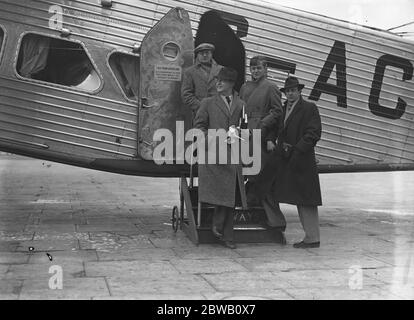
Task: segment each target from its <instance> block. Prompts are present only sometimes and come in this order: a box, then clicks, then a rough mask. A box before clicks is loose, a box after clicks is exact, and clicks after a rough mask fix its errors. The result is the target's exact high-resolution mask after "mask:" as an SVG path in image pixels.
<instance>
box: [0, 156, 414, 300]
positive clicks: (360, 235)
mask: <svg viewBox="0 0 414 320" xmlns="http://www.w3.org/2000/svg"><path fill="white" fill-rule="evenodd" d="M321 184H322V191H323V196H324V206H323V207H322V208H321V210H320V216H321V218H320V225H321V234H322V246H321V248H319V249H308V250H303V249H293V248H292V246H291V245H292V243H293V242H295V241H297V240H300V239H301V237H302V231H301V228H300V224H299V222H298V217H297V214H296V211H295V210H294V208H293V207H291V206H283V207H282V209H284V210H285V212H286V215H287V220H288V230H287V233H286V235H287V240H288V245H287V246H281V245H276V244H241V245H239V246H238V249H236V250H229V249H226V248H223V247H221V246H219V245H200V246H199V247H196V246H194V245H193V244H192V243H191V242H190V241H189V240H188V239H187V238H186V236H185V235H184V234H183V233H182V232H178V233H177V234H174V233H173V232H172V230H171V226H170V225H169V223H170V214H171V208H172V206H173V205H176V204H178V194H177V187H178V179H150V178H142V177H130V176H122V175H116V174H110V173H103V172H98V171H92V170H87V169H80V168H75V167H70V166H65V165H61V164H56V163H51V162H46V161H41V160H33V159H28V158H23V157H16V156H7V155H0V299H238V298H242V299H250V298H251V299H413V298H414V259H413V257H414V197H413V190H414V172H395V173H364V174H335V175H322V176H321ZM46 253H48V254H49V255H50V258H49V257H48V255H47V254H46ZM50 259H51V260H50ZM49 272H50V273H49ZM60 272H62V274H63V282H62V286H63V288H62V289H55V290H52V289H50V287H59V285H60V282H59V280H58V278H59V274H60Z"/></svg>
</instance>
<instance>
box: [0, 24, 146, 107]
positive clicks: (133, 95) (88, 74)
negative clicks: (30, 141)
mask: <svg viewBox="0 0 414 320" xmlns="http://www.w3.org/2000/svg"><path fill="white" fill-rule="evenodd" d="M3 39H4V31H3V30H2V29H1V28H0V48H2V47H3ZM108 62H109V66H110V68H111V70H112V73H113V75H114V76H115V79H116V80H117V82H118V84H119V86H120V87H121V89H122V91H123V92H124V94H125V96H126V97H127V98H128V99H129V100H134V101H136V100H137V97H138V89H139V59H138V58H137V56H135V55H129V54H126V53H122V52H113V53H112V54H111V55H110V56H109V60H108ZM16 69H17V73H18V74H19V75H20V76H21V77H23V78H25V79H32V80H37V81H41V82H46V83H53V84H58V85H62V86H65V87H69V88H77V89H82V90H85V91H87V92H91V93H93V92H95V91H96V90H98V89H99V88H100V87H101V85H102V79H101V77H100V76H99V74H98V72H97V71H96V68H95V66H94V65H93V63H92V61H91V59H90V57H89V55H88V54H87V52H86V50H85V48H84V47H83V46H82V45H81V44H80V43H78V42H73V41H69V40H62V39H57V38H53V37H47V36H44V35H39V34H32V33H29V34H26V35H25V36H24V37H23V39H22V42H21V46H20V49H19V55H18V59H17V65H16Z"/></svg>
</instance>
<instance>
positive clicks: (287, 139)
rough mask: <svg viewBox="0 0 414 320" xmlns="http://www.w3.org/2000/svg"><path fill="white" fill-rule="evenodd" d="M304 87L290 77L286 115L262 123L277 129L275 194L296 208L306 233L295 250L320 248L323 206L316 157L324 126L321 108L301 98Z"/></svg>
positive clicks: (287, 87) (283, 201)
mask: <svg viewBox="0 0 414 320" xmlns="http://www.w3.org/2000/svg"><path fill="white" fill-rule="evenodd" d="M303 88H304V85H303V84H300V83H299V81H298V79H297V78H296V77H292V76H291V77H288V78H287V79H286V81H285V86H284V87H283V88H282V89H280V91H282V92H283V93H284V94H285V95H286V99H287V101H286V102H285V103H284V106H283V116H282V117H277V115H274V114H272V113H270V114H269V115H268V116H266V117H265V118H264V119H263V120H262V126H263V127H264V128H272V127H274V126H277V127H278V138H277V152H276V161H275V166H274V168H273V169H274V170H275V172H276V175H275V183H274V195H275V199H276V201H277V202H279V203H288V204H293V205H296V206H297V209H298V214H299V218H300V222H301V224H302V227H303V229H304V231H305V237H304V239H303V240H302V241H300V242H298V243H295V244H294V245H293V246H294V247H295V248H317V247H319V246H320V238H319V219H318V206H320V205H322V197H321V189H320V184H319V176H318V169H317V166H316V158H315V145H316V143H317V142H318V141H319V139H320V138H321V133H322V125H321V118H320V115H319V111H318V107H317V106H316V105H315V104H314V103H313V102H309V101H305V100H304V99H303V98H302V95H301V92H302V89H303Z"/></svg>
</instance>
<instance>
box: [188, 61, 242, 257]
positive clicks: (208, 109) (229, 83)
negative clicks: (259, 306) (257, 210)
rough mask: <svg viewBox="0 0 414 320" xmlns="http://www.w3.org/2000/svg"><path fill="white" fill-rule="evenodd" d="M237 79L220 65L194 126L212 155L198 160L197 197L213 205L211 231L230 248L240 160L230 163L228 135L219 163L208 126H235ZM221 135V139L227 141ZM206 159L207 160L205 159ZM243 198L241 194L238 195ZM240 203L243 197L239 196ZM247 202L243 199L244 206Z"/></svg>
mask: <svg viewBox="0 0 414 320" xmlns="http://www.w3.org/2000/svg"><path fill="white" fill-rule="evenodd" d="M236 80H237V71H236V70H234V69H232V68H227V67H223V68H222V69H221V70H220V72H219V73H218V75H217V83H216V87H217V93H216V94H215V95H214V96H212V97H209V98H206V99H203V100H202V101H201V105H200V109H199V110H198V112H197V114H196V117H195V119H194V127H195V128H198V129H200V130H202V131H203V132H204V133H205V134H206V138H207V139H206V145H207V152H208V156H207V155H206V159H207V158H209V159H210V157H211V158H215V162H214V163H213V164H211V163H210V162H211V161H209V163H208V164H207V163H206V164H199V166H198V178H199V189H198V190H199V192H198V197H199V201H200V202H203V203H208V204H211V205H213V206H214V207H215V210H214V214H213V223H212V232H213V234H214V236H215V237H217V238H218V239H219V240H220V242H221V243H222V244H223V245H224V246H225V247H228V248H230V249H234V248H235V247H236V246H235V244H234V241H233V219H234V208H235V206H236V198H238V197H239V196H240V194H244V184H243V176H242V166H241V164H240V163H239V164H232V163H231V158H232V157H231V152H232V149H233V148H231V139H228V140H227V144H225V145H224V147H225V148H224V152H226V153H227V158H226V162H225V163H220V161H219V159H220V158H221V157H220V152H223V149H222V148H219V147H218V146H219V145H220V141H217V139H221V138H217V137H214V138H213V137H212V136H210V134H208V130H209V129H215V130H220V129H222V130H223V129H224V130H225V131H224V132H228V131H230V130H229V129H230V127H232V126H234V127H237V126H238V125H239V123H240V119H241V116H242V110H243V104H244V102H243V101H242V100H240V98H239V96H238V95H237V93H236V92H235V91H234V90H233V87H234V84H235V83H236ZM225 141H226V140H225V139H224V140H223V141H222V143H226V142H225ZM206 162H207V161H206ZM240 199H243V198H240ZM242 203H243V200H242ZM246 205H247V204H246V203H245V201H244V206H246Z"/></svg>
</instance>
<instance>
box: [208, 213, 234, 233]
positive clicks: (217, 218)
mask: <svg viewBox="0 0 414 320" xmlns="http://www.w3.org/2000/svg"><path fill="white" fill-rule="evenodd" d="M233 221H234V208H230V207H224V206H215V208H214V213H213V226H215V227H216V228H217V231H219V232H220V233H221V234H222V235H223V238H222V239H223V241H233V238H234V232H233V224H234V222H233Z"/></svg>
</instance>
